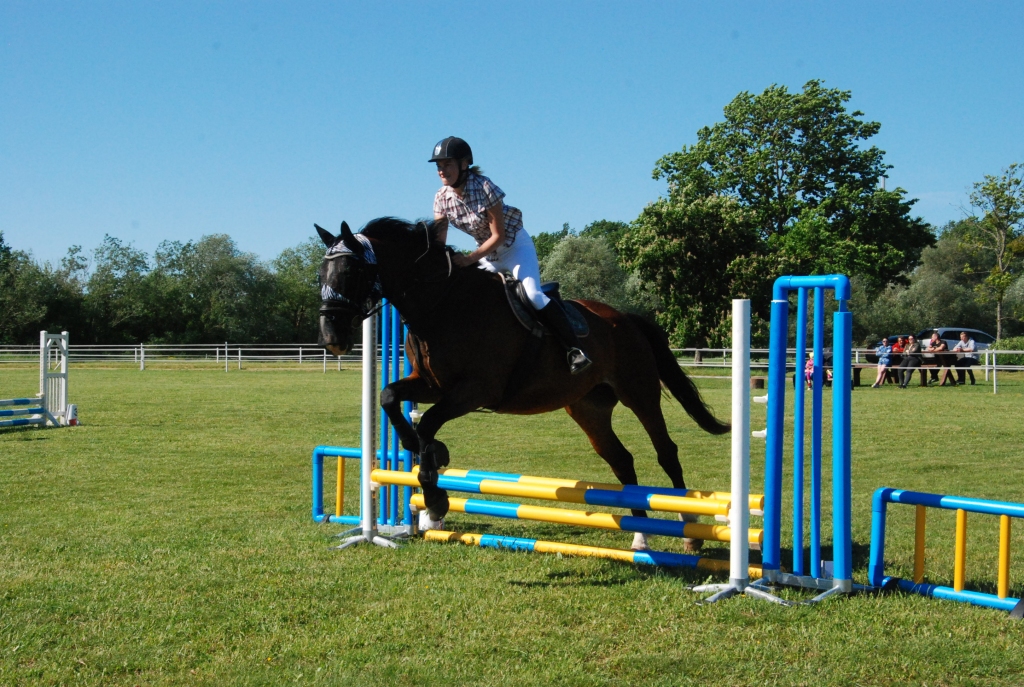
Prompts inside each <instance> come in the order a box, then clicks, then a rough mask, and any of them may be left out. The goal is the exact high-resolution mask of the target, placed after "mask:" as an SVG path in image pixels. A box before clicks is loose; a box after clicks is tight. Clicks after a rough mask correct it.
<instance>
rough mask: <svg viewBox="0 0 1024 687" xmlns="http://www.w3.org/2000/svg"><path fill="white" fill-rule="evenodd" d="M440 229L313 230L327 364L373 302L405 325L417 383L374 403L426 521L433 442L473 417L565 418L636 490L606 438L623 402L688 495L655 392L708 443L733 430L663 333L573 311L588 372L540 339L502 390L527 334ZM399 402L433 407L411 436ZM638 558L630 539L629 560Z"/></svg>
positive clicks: (438, 498) (434, 508) (387, 223)
mask: <svg viewBox="0 0 1024 687" xmlns="http://www.w3.org/2000/svg"><path fill="white" fill-rule="evenodd" d="M442 221H443V220H442ZM439 227H440V225H439V223H438V222H420V223H419V224H410V223H408V222H404V221H402V220H398V219H394V218H381V219H377V220H374V221H372V222H370V223H369V224H367V225H366V226H365V227H364V228H363V230H362V231H361V232H360V233H359V234H353V233H352V232H351V230H350V229H349V227H348V225H347V224H345V223H342V225H341V234H340V236H333V235H332V234H331V233H330V232H328V231H326V230H324V229H322V228H320V227H319V226H318V227H316V229H317V232H318V233H319V234H320V237H321V239H323V242H324V244H325V245H326V246H327V248H328V251H327V255H326V256H325V257H324V260H323V264H322V265H321V267H320V284H321V297H322V299H323V301H322V305H321V309H320V342H319V343H320V344H321V345H323V346H324V347H326V348H327V350H328V351H330V352H331V353H332V354H334V355H342V354H344V353H347V352H348V351H349V350H351V347H352V342H353V333H354V330H355V328H356V326H357V325H358V324H359V323H360V322H361V321H362V320H363V319H364V318H365V317H367V316H369V314H370V312H371V310H372V309H373V307H374V306H375V304H376V303H377V301H379V299H380V298H381V297H384V298H387V299H388V301H390V302H391V304H392V305H394V306H395V308H397V309H398V312H399V313H400V314H401V315H402V317H403V319H404V320H405V322H406V324H407V325H408V328H409V335H408V338H407V339H406V343H405V349H406V355H408V356H409V359H410V360H411V361H412V362H413V372H412V374H410V375H409V376H408V377H406V378H404V379H401V380H399V381H397V382H394V383H392V384H389V385H388V386H387V387H385V388H384V389H383V390H382V391H381V394H380V401H381V406H382V407H383V409H384V411H385V412H386V413H387V415H388V417H389V418H390V419H391V422H392V423H393V424H394V426H395V428H396V430H397V431H398V434H399V437H400V438H401V442H402V446H403V447H404V448H405V449H406V450H408V451H411V452H413V453H414V454H417V455H418V456H419V459H420V471H419V481H420V484H421V486H422V487H423V496H424V500H425V501H426V505H427V510H428V512H429V514H430V517H431V518H433V519H434V520H440V519H441V518H442V517H443V516H444V515H445V514H446V512H447V510H448V495H447V492H445V491H444V490H442V489H438V488H437V475H438V472H437V471H438V468H439V467H443V466H444V465H447V463H448V449H447V447H445V445H444V444H443V443H442V442H440V441H438V440H437V439H435V436H436V434H437V432H438V430H440V428H441V427H442V426H443V425H444V423H446V422H448V421H449V420H452V419H454V418H457V417H461V416H463V415H465V414H467V413H469V412H471V411H474V410H476V409H478V408H488V409H492V410H494V411H495V412H499V413H512V414H521V415H527V414H534V413H546V412H549V411H552V410H556V409H558V408H565V410H566V412H568V413H569V416H570V417H572V419H573V420H575V421H576V423H577V424H578V425H579V426H580V428H581V429H582V430H583V431H584V432H586V434H587V436H588V437H589V438H590V443H591V445H592V446H593V447H594V450H595V451H597V453H598V454H599V455H600V456H601V457H602V458H604V459H605V461H607V462H608V465H609V466H611V469H612V472H614V473H615V477H616V478H617V479H618V480H619V481H620V482H621V483H622V484H636V483H637V477H636V470H635V469H634V466H633V456H632V455H631V454H630V453H629V451H628V450H626V447H625V446H623V445H622V442H620V441H619V438H618V437H617V436H616V435H615V432H614V431H612V409H613V408H614V407H615V405H616V404H617V403H619V402H621V403H622V404H623V405H625V406H626V407H627V408H629V409H630V410H631V411H633V413H634V414H635V415H636V417H637V419H639V420H640V423H641V424H642V425H643V427H644V429H645V430H646V432H647V434H648V436H649V437H650V439H651V442H652V443H653V444H654V448H655V451H656V452H657V455H658V463H659V464H660V465H661V467H662V469H663V470H664V471H665V473H666V474H667V475H668V477H669V479H670V480H671V481H672V486H673V487H676V488H678V489H685V488H686V484H685V482H684V481H683V470H682V468H681V467H680V464H679V457H678V449H677V448H676V445H675V443H674V442H673V441H672V439H671V438H670V437H669V434H668V430H667V428H666V426H665V418H664V416H663V415H662V412H661V384H662V383H664V385H665V386H666V387H667V388H668V390H669V391H670V392H671V393H672V395H673V396H674V397H675V398H676V400H677V401H679V403H680V404H681V405H682V406H683V408H684V409H685V410H686V412H687V413H689V415H690V417H691V418H693V419H694V421H696V422H697V424H698V425H700V427H701V428H702V429H704V430H705V431H707V432H710V433H712V434H723V433H725V432H728V431H729V425H728V424H726V423H723V422H720V421H719V420H718V419H716V418H715V416H714V415H713V414H712V413H711V411H710V410H709V409H708V407H707V405H705V403H704V401H703V399H702V398H701V396H700V393H699V392H698V390H697V388H696V387H695V386H694V384H693V382H692V381H691V380H690V379H689V378H688V377H687V376H686V375H685V373H684V372H683V371H682V369H681V368H680V367H679V365H678V363H677V362H676V359H675V356H674V355H673V354H672V351H671V350H669V347H668V338H667V337H666V335H665V333H664V332H663V331H662V330H661V329H660V328H659V327H657V326H656V325H653V324H650V323H648V322H647V321H645V320H644V319H642V318H640V317H637V316H635V315H631V314H623V313H620V312H618V311H617V310H614V309H613V308H611V307H609V306H607V305H605V304H604V303H598V302H594V301H576V303H578V304H579V305H580V306H581V310H582V311H583V312H584V314H585V317H586V319H587V322H588V323H589V325H590V334H589V335H588V336H587V337H585V338H584V339H583V345H584V348H585V349H586V352H587V355H588V356H589V357H590V358H591V360H593V364H592V365H591V366H590V367H589V368H587V369H586V370H585V371H583V372H582V373H581V374H579V375H575V376H574V375H571V374H570V373H569V366H568V364H567V363H566V359H565V353H564V351H563V349H562V348H561V346H559V344H558V343H557V342H556V341H555V339H554V338H553V337H551V336H545V337H544V341H543V344H542V346H541V348H540V351H539V353H537V354H536V360H535V363H534V365H533V368H532V372H531V373H529V374H528V375H526V376H524V378H523V379H518V380H516V383H515V384H510V383H509V382H510V377H511V376H512V375H513V373H514V371H515V370H516V367H517V362H518V361H519V359H520V356H521V354H523V352H524V350H526V349H527V347H528V345H529V340H530V337H531V334H530V332H528V331H527V330H526V329H525V328H523V327H522V326H521V325H520V324H519V323H518V321H517V320H516V318H515V315H514V314H513V313H512V311H511V309H510V308H509V305H508V303H507V301H506V296H505V290H504V285H503V283H502V281H501V278H500V277H499V276H498V275H496V274H493V273H490V272H486V271H484V270H481V269H477V268H476V267H464V268H459V267H454V266H453V263H452V261H451V250H452V249H451V248H449V247H447V246H444V245H443V244H441V243H439V242H438V241H437V240H436V238H437V233H438V229H439ZM402 401H413V402H416V403H429V404H433V405H432V406H431V407H430V408H429V409H428V410H427V411H426V412H425V413H424V414H423V416H422V418H421V419H420V422H419V424H418V425H417V427H416V428H413V427H412V426H411V425H410V424H409V423H408V422H407V421H406V419H405V417H404V416H403V415H402V412H401V404H402ZM633 514H634V515H636V516H640V517H642V516H645V515H646V512H645V511H637V510H634V511H633ZM699 545H700V542H690V544H689V547H690V548H694V547H696V546H699ZM645 546H646V539H645V538H644V537H643V535H638V536H637V538H635V539H634V548H640V547H645Z"/></svg>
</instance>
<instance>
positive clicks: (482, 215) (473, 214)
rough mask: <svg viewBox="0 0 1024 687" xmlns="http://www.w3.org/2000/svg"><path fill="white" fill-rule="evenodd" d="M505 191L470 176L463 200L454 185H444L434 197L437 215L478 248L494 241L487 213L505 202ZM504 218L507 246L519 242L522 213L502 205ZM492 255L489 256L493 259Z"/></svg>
mask: <svg viewBox="0 0 1024 687" xmlns="http://www.w3.org/2000/svg"><path fill="white" fill-rule="evenodd" d="M504 197H505V192H504V191H502V190H501V189H500V188H498V187H497V186H495V184H494V182H493V181H491V180H490V179H488V178H487V177H484V176H480V175H478V174H470V175H469V178H468V179H467V180H466V185H465V187H464V188H463V193H462V197H461V198H460V197H459V195H458V194H457V193H455V190H454V189H453V188H452V187H451V186H442V187H441V190H440V191H438V192H437V195H435V196H434V216H435V217H447V218H448V223H449V224H450V225H451V226H453V227H455V228H456V229H458V230H459V231H464V232H466V233H467V234H469V235H470V236H472V237H473V238H474V239H475V240H476V245H478V246H479V245H480V244H482V243H483V242H484V241H486V240H487V239H489V238H491V224H490V220H489V219H488V217H487V210H488V209H490V208H493V207H494V206H495V205H497V204H498V203H502V198H504ZM501 209H502V213H503V214H504V216H505V247H506V248H508V247H510V246H511V245H512V244H513V243H515V241H516V234H518V233H519V232H520V231H521V230H522V228H523V213H522V212H520V211H519V209H518V208H514V207H511V206H509V205H505V204H504V203H502V206H501ZM494 255H495V254H494V253H492V254H491V255H489V256H488V257H493V256H494Z"/></svg>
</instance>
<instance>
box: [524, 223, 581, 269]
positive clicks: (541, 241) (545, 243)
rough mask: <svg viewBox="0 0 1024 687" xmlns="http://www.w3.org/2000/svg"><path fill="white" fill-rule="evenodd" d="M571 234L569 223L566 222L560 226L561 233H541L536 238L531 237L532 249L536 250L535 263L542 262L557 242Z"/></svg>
mask: <svg viewBox="0 0 1024 687" xmlns="http://www.w3.org/2000/svg"><path fill="white" fill-rule="evenodd" d="M572 233H573V232H572V229H570V228H569V223H568V222H566V223H565V224H563V225H562V231H542V232H541V233H539V234H537V235H536V236H533V237H531V238H532V239H533V247H534V248H535V249H536V250H537V262H538V263H542V262H544V259H545V258H547V257H548V255H549V254H550V253H551V251H552V250H554V248H555V246H557V245H558V242H559V241H561V240H562V239H564V238H565V237H566V236H569V235H571V234H572Z"/></svg>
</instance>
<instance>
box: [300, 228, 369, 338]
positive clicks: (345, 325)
mask: <svg viewBox="0 0 1024 687" xmlns="http://www.w3.org/2000/svg"><path fill="white" fill-rule="evenodd" d="M313 226H314V227H316V232H317V233H318V234H319V235H320V238H321V239H322V240H323V242H324V245H325V246H327V254H326V255H324V259H323V262H322V263H321V264H320V299H321V301H320V340H319V341H318V342H317V343H318V344H319V345H321V346H323V347H324V348H326V349H327V350H328V351H329V352H330V353H331V354H333V355H344V354H346V353H348V352H349V351H350V350H352V343H353V338H354V337H353V333H354V332H355V330H356V329H357V327H358V326H359V323H360V322H362V321H363V320H364V319H365V318H366V317H367V316H368V315H369V314H370V311H371V310H372V309H373V306H374V305H375V304H376V303H377V301H378V300H379V299H380V297H381V291H380V280H379V276H378V273H377V258H376V256H375V254H374V252H373V246H372V245H371V243H370V241H369V239H367V238H366V237H364V236H357V235H355V234H353V233H352V230H351V229H349V228H348V224H346V223H345V222H342V223H341V234H339V235H338V236H333V235H332V234H331V232H329V231H327V230H326V229H323V228H322V227H320V226H317V225H315V224H314V225H313Z"/></svg>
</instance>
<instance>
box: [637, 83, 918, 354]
mask: <svg viewBox="0 0 1024 687" xmlns="http://www.w3.org/2000/svg"><path fill="white" fill-rule="evenodd" d="M849 100H850V92H849V91H841V90H838V89H827V88H825V87H824V86H823V85H822V82H821V81H817V80H814V81H809V82H808V83H807V84H805V85H804V88H803V91H802V92H800V93H790V92H789V91H788V90H787V89H786V88H785V87H784V86H776V85H773V86H771V87H769V88H768V89H766V90H765V91H764V92H763V93H761V94H760V95H752V94H750V93H747V92H743V93H740V94H739V95H738V96H737V97H736V98H735V99H734V100H733V101H732V102H731V103H729V104H728V105H727V106H726V107H725V112H724V114H725V121H723V122H720V123H718V124H715V125H714V126H712V127H704V128H703V129H701V130H700V131H699V132H698V133H697V142H696V143H695V144H694V145H692V146H684V147H683V148H682V150H680V151H679V152H676V153H671V154H669V155H666V156H665V157H663V158H661V160H659V161H658V164H657V167H656V168H655V170H654V178H656V179H661V178H664V179H666V181H667V182H668V191H669V194H668V198H665V199H662V200H659V201H658V202H657V203H655V204H653V205H652V206H649V207H648V208H647V209H645V210H644V212H643V213H642V214H641V216H640V217H639V218H638V219H637V220H636V221H635V222H634V223H633V224H632V225H631V226H630V229H629V230H628V231H626V232H625V235H624V236H623V237H622V238H621V239H620V241H619V243H618V248H619V253H620V257H621V259H622V261H623V264H624V265H625V266H626V267H627V269H630V270H634V269H635V270H640V276H641V278H643V279H645V280H649V281H651V282H652V284H653V285H654V288H655V289H656V291H657V293H658V295H659V296H660V298H661V299H662V302H663V304H664V305H665V310H663V311H662V312H661V313H660V314H659V319H660V320H661V323H662V324H663V325H664V326H666V327H667V328H668V329H669V330H670V331H671V332H673V334H672V336H673V340H674V341H675V342H676V343H677V344H684V343H685V344H687V345H693V344H701V343H705V342H708V341H711V340H713V339H717V338H719V337H721V336H722V335H723V333H724V332H725V331H726V329H725V327H726V323H727V318H728V301H729V299H730V298H732V297H739V296H746V297H750V298H751V299H752V300H753V303H752V305H753V306H754V313H755V315H757V316H759V317H760V318H766V317H767V316H768V312H767V309H768V302H769V298H770V289H771V283H772V281H773V280H774V279H775V278H776V277H777V276H780V275H782V274H785V273H805V274H816V273H817V274H821V273H827V272H842V273H845V274H848V275H851V276H853V275H857V276H860V277H861V278H862V280H863V281H864V283H865V284H867V285H868V286H869V287H870V288H872V289H875V290H877V289H880V288H882V287H883V286H884V285H885V284H887V283H889V282H893V281H900V280H903V279H905V276H904V275H905V273H907V272H908V271H909V270H911V269H912V268H913V266H914V265H916V264H917V261H918V259H919V257H920V254H921V250H923V249H924V248H925V247H926V246H928V245H930V244H931V243H933V241H934V238H933V236H932V234H931V231H930V229H929V227H928V225H926V224H925V223H924V222H923V221H922V220H921V219H919V218H912V217H911V216H910V210H911V206H912V205H913V203H914V201H912V200H906V199H905V197H904V196H905V192H904V191H903V190H902V189H895V190H893V191H885V190H882V189H880V188H879V182H880V180H881V178H882V177H883V175H884V174H885V172H886V170H888V169H889V166H888V165H886V164H885V163H884V161H883V157H884V152H883V151H881V150H879V149H878V148H877V147H874V146H870V147H867V146H865V145H863V142H864V141H866V140H867V139H869V138H871V137H872V136H874V135H875V134H877V133H878V131H879V128H880V126H881V125H880V124H878V123H877V122H869V121H863V120H862V119H861V117H862V116H863V113H861V112H859V111H853V112H849V111H847V109H846V103H847V102H848V101H849ZM714 213H721V216H719V217H717V218H715V217H713V216H712V215H713V214H714ZM715 227H718V228H721V229H722V230H724V231H726V232H727V233H726V235H725V236H721V237H719V236H716V235H715V232H716V229H715ZM633 234H637V236H632V235H633ZM675 244H679V245H675ZM680 258H681V259H683V260H684V262H685V263H686V264H687V265H688V266H694V267H695V268H698V269H697V271H696V272H693V273H690V272H687V271H683V270H681V269H679V268H678V267H677V266H674V265H672V264H670V263H668V262H665V264H661V265H659V264H658V263H659V261H667V260H672V259H680ZM709 266H713V269H712V268H710V267H709ZM673 274H674V275H675V276H674V277H670V275H673ZM645 275H646V276H645ZM655 275H656V276H655ZM708 279H712V280H714V281H718V282H724V283H719V284H715V285H713V286H709V285H707V284H706V283H705V282H706V281H707V280H708ZM755 329H756V328H755ZM757 331H759V330H757Z"/></svg>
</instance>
